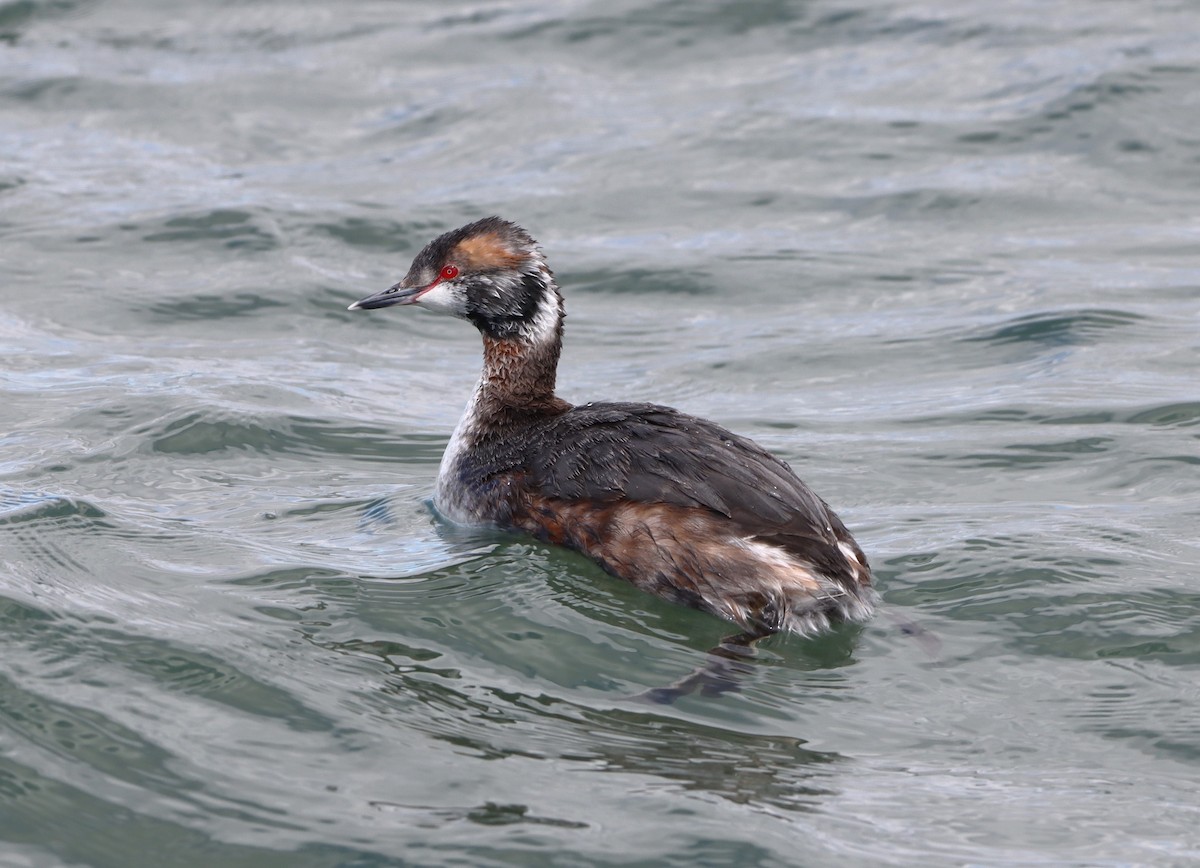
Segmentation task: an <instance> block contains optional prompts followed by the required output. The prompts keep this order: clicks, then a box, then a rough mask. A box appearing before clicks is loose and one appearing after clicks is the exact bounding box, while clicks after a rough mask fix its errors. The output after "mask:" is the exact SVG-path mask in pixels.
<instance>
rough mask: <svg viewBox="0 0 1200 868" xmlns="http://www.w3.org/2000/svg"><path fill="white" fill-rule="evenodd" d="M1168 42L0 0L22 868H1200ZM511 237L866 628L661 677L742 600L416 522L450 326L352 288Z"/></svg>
mask: <svg viewBox="0 0 1200 868" xmlns="http://www.w3.org/2000/svg"><path fill="white" fill-rule="evenodd" d="M1198 28H1200V17H1198V15H1197V11H1196V7H1195V6H1194V4H1191V3H1183V2H1181V3H1169V2H1157V3H1156V2H1119V0H1113V2H1105V3H1098V2H1091V0H1062V2H1049V3H988V2H981V0H966V2H951V0H934V2H924V3H913V4H905V3H886V2H880V3H867V4H861V5H854V4H852V3H847V2H841V0H813V2H761V3H749V2H747V3H743V2H737V3H734V2H728V3H680V2H669V0H662V2H657V3H653V2H636V3H635V2H617V3H614V2H604V3H602V2H598V0H592V2H585V0H577V2H565V3H564V2H551V0H529V2H497V3H446V2H432V0H431V2H409V3H383V2H355V3H330V2H320V3H317V2H254V3H233V2H229V3H222V2H213V0H200V2H194V3H188V4H170V3H162V2H152V0H124V2H121V0H111V2H103V0H96V2H70V0H59V2H33V0H17V2H4V3H0V155H2V160H0V273H2V278H3V283H2V289H0V292H2V299H0V301H2V304H0V352H2V353H3V355H2V360H0V444H2V445H0V472H2V476H0V505H2V512H0V864H3V865H5V866H10V865H12V866H51V865H95V866H141V865H147V866H162V865H178V866H209V865H222V866H224V865H232V866H238V865H243V866H260V865H261V866H268V865H278V866H284V865H286V866H335V865H343V866H377V865H400V864H418V865H434V864H470V865H485V864H492V865H498V864H522V865H525V864H529V865H579V864H618V863H620V864H628V863H638V864H647V865H648V864H677V865H696V864H708V865H717V864H739V865H768V864H772V865H773V864H795V865H846V864H862V865H868V864H870V865H874V864H895V865H909V864H919V863H923V864H939V865H952V864H975V865H1007V864H1018V863H1021V864H1029V863H1037V864H1060V865H1061V864H1098V863H1103V864H1185V863H1190V862H1193V861H1194V860H1196V859H1200V832H1198V831H1197V829H1198V828H1200V689H1198V687H1197V675H1198V673H1200V581H1198V577H1200V546H1198V545H1197V541H1198V540H1197V538H1198V533H1197V527H1198V525H1200V441H1198V438H1200V376H1197V373H1198V368H1200V366H1198V365H1197V348H1198V345H1200V327H1198V326H1200V315H1198V314H1200V245H1198V241H1200V218H1198V217H1197V215H1198V214H1200V122H1198V120H1197V119H1198V118H1200V48H1198V47H1197V45H1198V43H1197V39H1196V33H1197V30H1198ZM489 213H500V214H502V215H504V216H506V217H509V218H510V219H514V220H517V221H519V222H521V223H523V224H524V225H526V226H527V227H528V228H529V229H530V230H531V231H532V232H533V233H534V235H535V236H536V237H538V238H539V239H540V240H541V242H542V243H543V246H544V247H545V249H546V250H547V252H548V254H549V256H550V259H551V264H552V265H553V266H554V267H555V268H556V270H557V272H558V274H559V277H560V279H561V281H562V283H563V286H564V290H565V293H566V296H567V304H568V310H569V313H570V317H569V319H568V322H567V347H566V352H565V356H564V362H563V369H562V373H561V376H560V384H561V386H562V391H563V393H564V395H565V396H566V397H568V398H570V399H574V400H580V401H583V400H589V399H599V398H611V399H630V400H654V401H658V402H661V403H669V404H673V405H675V406H678V407H680V408H683V409H685V410H687V411H690V412H694V413H698V414H701V415H705V416H709V417H712V418H715V419H717V420H719V421H720V422H722V423H725V424H727V425H728V426H730V427H732V428H734V429H736V430H738V431H740V432H743V433H746V434H749V435H751V436H754V437H755V438H757V439H759V440H760V441H761V442H763V443H764V444H765V445H767V446H768V447H769V448H770V449H772V450H774V451H775V452H776V453H778V454H779V455H781V456H783V457H785V458H786V459H787V460H789V461H791V462H792V463H793V465H794V466H795V467H796V468H797V470H798V471H799V472H800V473H801V475H802V476H803V477H805V478H806V479H807V480H808V481H809V482H810V483H811V484H812V485H813V486H814V487H815V488H816V489H817V490H818V491H819V492H820V493H821V494H822V495H823V496H824V497H826V499H828V500H829V501H830V502H831V503H833V504H834V505H835V506H836V507H837V508H838V509H839V511H840V512H841V514H842V516H843V518H844V519H845V520H846V521H847V523H848V524H849V525H850V526H851V527H852V528H854V529H855V530H856V533H857V535H858V538H859V541H860V542H861V543H862V544H863V547H864V548H865V549H866V550H867V551H868V553H869V554H870V556H871V557H872V559H873V561H874V563H875V565H876V568H877V572H878V575H879V579H880V586H881V591H882V595H883V599H884V606H883V612H884V613H883V614H882V615H881V616H880V617H879V618H877V619H876V620H875V621H874V622H872V623H871V624H869V625H867V626H866V627H865V628H863V629H861V630H857V631H849V630H847V631H843V632H840V633H838V634H835V635H832V636H829V637H827V638H824V639H821V640H818V641H801V640H797V639H774V640H772V641H770V642H768V643H766V644H765V646H764V648H763V651H762V654H761V657H760V660H759V661H758V663H757V664H756V665H755V666H754V668H753V671H752V672H751V674H750V675H749V676H748V677H747V679H746V681H745V683H744V685H743V689H742V691H741V692H740V693H738V694H734V695H727V696H723V697H719V698H704V697H698V696H696V697H689V698H687V699H684V700H682V701H680V702H679V703H678V704H677V705H675V706H674V707H663V708H656V707H649V706H645V705H639V704H637V703H632V702H629V701H628V700H627V697H629V696H631V695H632V694H635V693H637V692H639V691H642V690H645V689H647V688H652V687H658V686H662V685H665V684H667V683H670V682H671V681H672V680H674V679H676V678H678V677H680V676H681V675H683V674H686V673H687V672H689V671H690V670H691V669H692V668H693V667H695V666H696V665H698V664H699V663H700V662H701V661H702V660H703V659H704V651H705V649H707V648H709V647H711V646H712V645H713V644H714V643H715V642H716V641H718V640H719V639H720V637H721V636H722V635H724V634H725V633H726V632H727V628H726V626H725V625H723V624H722V623H721V622H719V621H717V620H715V619H713V618H711V617H708V616H705V615H702V614H699V613H696V612H692V611H688V610H685V609H681V608H677V607H673V606H671V605H669V604H667V603H664V602H660V601H658V600H655V599H651V598H649V597H646V596H643V595H641V594H639V593H638V592H636V591H634V590H632V589H631V588H628V587H626V586H623V585H621V584H620V583H618V582H616V581H615V580H613V579H611V578H609V577H607V576H605V575H603V574H602V573H601V572H600V571H599V570H598V569H596V568H594V567H592V566H591V565H590V564H588V563H586V562H584V561H582V560H581V559H579V558H577V557H575V556H572V555H570V554H567V553H564V552H560V551H556V550H553V549H549V548H546V547H543V546H540V545H536V544H533V543H530V542H526V541H521V540H517V539H510V538H505V537H501V536H498V535H492V534H487V533H477V532H468V531H463V530H454V529H452V528H448V527H445V526H443V525H440V524H439V523H438V522H437V521H435V520H434V519H433V517H432V516H431V515H430V513H429V511H428V507H427V505H426V500H427V498H428V496H429V493H430V491H431V488H432V481H433V477H434V474H435V472H436V467H437V462H438V459H439V456H440V452H441V449H442V447H443V446H444V445H445V442H446V440H447V438H448V435H449V432H450V430H451V429H452V427H453V425H454V422H455V421H456V419H457V416H458V413H459V411H460V409H461V407H462V404H463V403H464V401H465V399H466V397H467V394H468V392H469V391H470V388H471V385H472V383H473V382H474V378H475V375H476V371H477V365H478V353H479V348H478V338H477V336H476V335H475V334H474V333H473V332H472V331H471V330H470V329H469V328H467V327H464V326H463V324H462V323H458V322H453V321H449V320H442V319H437V318H435V317H433V316H431V315H428V314H425V313H422V312H419V311H413V310H392V311H383V312H379V313H375V314H363V313H350V312H347V311H346V310H345V307H346V305H347V304H348V303H349V302H350V301H352V300H353V299H355V298H357V297H359V296H361V295H365V294H367V293H369V292H372V291H374V290H377V289H379V288H382V287H383V286H385V285H387V284H388V283H389V282H391V281H393V280H395V279H396V278H397V277H398V276H399V275H400V274H401V273H402V272H403V270H404V269H405V268H406V267H407V264H408V261H409V257H410V256H411V255H412V254H413V252H415V250H416V249H417V248H418V247H419V246H420V245H421V244H422V243H424V241H425V240H427V239H428V238H430V237H431V236H432V235H434V234H436V233H437V232H439V231H442V230H444V229H446V228H450V227H452V226H456V225H458V224H460V223H462V222H466V221H467V220H469V219H474V218H476V217H479V216H483V215H486V214H489ZM895 618H899V619H901V620H912V621H916V622H917V623H919V624H921V625H923V626H924V627H925V628H926V629H928V630H929V631H931V632H932V633H933V634H935V635H936V636H937V637H938V639H939V640H940V642H941V647H940V650H938V651H937V652H936V653H934V654H932V655H931V654H930V653H929V651H928V650H927V649H926V648H925V647H924V646H923V645H921V644H920V643H917V642H914V641H912V639H910V638H909V637H906V636H904V635H902V634H901V632H900V631H899V630H898V629H897V627H896V624H895V620H894V619H895Z"/></svg>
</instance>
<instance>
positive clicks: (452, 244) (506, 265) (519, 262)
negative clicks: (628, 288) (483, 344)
mask: <svg viewBox="0 0 1200 868" xmlns="http://www.w3.org/2000/svg"><path fill="white" fill-rule="evenodd" d="M393 304H415V305H418V306H420V307H423V308H426V309H427V310H432V311H436V312H438V313H446V314H450V315H452V316H456V317H459V318H461V319H466V320H470V321H471V322H472V323H474V325H475V327H476V328H478V329H479V331H481V332H482V333H483V334H484V335H486V336H488V337H492V338H499V339H516V340H523V341H527V342H540V341H542V340H545V339H549V338H551V337H553V336H556V334H557V333H558V332H559V331H560V328H561V321H562V316H563V313H562V298H561V296H560V295H559V293H558V288H557V286H556V285H555V283H554V276H553V274H552V273H551V272H550V269H549V268H547V267H546V261H545V259H544V258H543V257H542V253H541V251H540V250H539V249H538V247H537V242H536V241H534V240H533V239H532V238H531V237H530V236H529V233H528V232H526V231H525V230H524V229H522V228H521V227H520V226H518V225H517V224H515V223H510V222H508V221H507V220H501V219H500V218H499V217H485V218H484V219H483V220H477V221H475V222H474V223H470V224H468V225H466V226H463V227H462V228H460V229H455V230H454V231H453V232H447V233H446V234H444V235H440V236H438V237H437V238H435V239H433V241H430V242H429V243H428V244H426V245H425V249H424V250H422V251H421V252H420V253H418V254H417V257H416V259H414V260H413V263H412V266H411V267H410V268H409V269H408V274H406V275H405V276H404V279H403V280H401V281H400V282H399V283H397V284H395V285H394V286H392V287H389V288H388V289H385V290H383V292H377V293H375V294H374V295H370V296H367V297H366V298H363V299H359V300H358V301H356V302H354V304H352V305H350V308H349V309H350V310H373V309H375V308H379V307H389V306H391V305H393Z"/></svg>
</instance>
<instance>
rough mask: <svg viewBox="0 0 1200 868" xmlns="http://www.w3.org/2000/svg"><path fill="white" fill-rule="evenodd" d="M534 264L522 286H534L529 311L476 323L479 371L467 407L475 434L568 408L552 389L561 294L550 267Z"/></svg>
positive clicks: (558, 346)
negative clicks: (491, 323)
mask: <svg viewBox="0 0 1200 868" xmlns="http://www.w3.org/2000/svg"><path fill="white" fill-rule="evenodd" d="M539 265H540V267H538V268H537V269H536V270H535V271H533V273H527V274H526V275H525V276H524V281H525V284H526V286H530V285H536V286H537V288H538V290H539V291H538V293H537V301H536V306H534V309H533V311H532V312H531V315H529V316H528V317H526V318H524V319H523V320H522V321H521V322H520V323H518V324H505V327H504V328H503V330H493V329H490V328H488V327H487V326H486V325H484V326H483V327H481V328H480V331H481V332H482V334H483V373H482V374H481V375H480V378H479V385H478V386H477V387H476V393H475V397H474V399H473V400H472V402H471V406H470V407H468V410H467V412H468V413H469V414H471V415H473V416H474V419H473V420H472V422H473V423H474V425H473V426H472V427H474V428H475V430H476V432H477V433H478V434H480V435H482V434H485V433H486V432H488V431H489V430H499V429H503V428H506V427H509V426H510V425H512V424H517V423H521V422H525V421H529V420H530V419H534V418H540V417H544V416H555V415H558V414H559V413H562V412H564V411H565V410H567V409H569V407H570V405H569V404H568V403H567V402H565V401H563V400H562V399H561V398H558V397H556V396H555V394H554V383H555V379H556V377H557V374H558V357H559V354H560V353H561V351H562V331H563V318H564V317H565V313H564V312H563V301H562V295H561V294H560V293H559V291H558V287H557V286H556V285H555V283H554V278H553V276H552V275H551V274H550V271H549V269H547V268H546V267H545V266H544V265H541V264H540V263H539ZM497 331H499V332H500V333H499V334H498V333H497ZM464 421H466V420H464Z"/></svg>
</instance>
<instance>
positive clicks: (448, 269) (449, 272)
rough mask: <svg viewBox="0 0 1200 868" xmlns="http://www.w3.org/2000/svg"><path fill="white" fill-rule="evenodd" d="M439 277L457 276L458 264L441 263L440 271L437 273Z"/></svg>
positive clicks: (452, 277)
mask: <svg viewBox="0 0 1200 868" xmlns="http://www.w3.org/2000/svg"><path fill="white" fill-rule="evenodd" d="M439 277H441V278H442V280H454V278H456V277H458V266H457V265H443V266H442V273H441V274H440V275H439Z"/></svg>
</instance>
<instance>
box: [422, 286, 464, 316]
mask: <svg viewBox="0 0 1200 868" xmlns="http://www.w3.org/2000/svg"><path fill="white" fill-rule="evenodd" d="M416 304H417V305H418V306H419V307H423V308H425V309H426V310H431V311H434V312H435V313H446V314H450V315H451V316H466V315H467V299H466V295H465V294H464V293H463V292H462V291H461V290H460V289H458V288H457V287H456V286H455V285H454V284H453V283H439V284H438V285H437V286H435V287H434V288H433V289H431V290H428V291H427V292H424V293H422V294H421V296H420V297H419V298H418V299H417V301H416Z"/></svg>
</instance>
